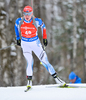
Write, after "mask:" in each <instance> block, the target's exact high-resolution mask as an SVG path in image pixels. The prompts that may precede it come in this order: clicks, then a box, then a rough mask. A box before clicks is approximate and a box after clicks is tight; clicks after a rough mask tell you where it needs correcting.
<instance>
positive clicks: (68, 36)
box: [0, 0, 86, 86]
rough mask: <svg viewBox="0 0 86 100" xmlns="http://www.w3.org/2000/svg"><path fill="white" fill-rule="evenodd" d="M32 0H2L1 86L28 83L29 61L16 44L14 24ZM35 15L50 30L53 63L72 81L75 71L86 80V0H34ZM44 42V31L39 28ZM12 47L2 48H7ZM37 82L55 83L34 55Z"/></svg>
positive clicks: (0, 37) (59, 71)
mask: <svg viewBox="0 0 86 100" xmlns="http://www.w3.org/2000/svg"><path fill="white" fill-rule="evenodd" d="M26 5H31V3H30V0H0V86H19V85H26V83H27V80H26V65H27V64H26V61H25V58H24V56H23V54H22V50H21V47H19V46H15V45H13V44H15V43H16V37H15V30H14V24H15V20H16V19H17V18H18V17H22V16H23V15H22V11H23V8H24V6H26ZM33 8H34V15H35V16H36V17H38V18H41V19H42V20H43V21H44V23H45V25H46V29H47V37H48V46H47V47H46V49H45V51H46V53H47V55H48V59H49V62H50V63H51V64H52V65H53V66H54V68H55V70H56V71H57V73H58V75H59V76H60V78H62V79H63V80H64V81H66V82H69V80H68V75H69V73H70V72H71V71H74V72H75V73H76V74H77V75H78V76H79V77H81V79H82V82H83V83H85V82H86V0H34V1H33ZM38 34H39V37H40V40H41V42H42V33H41V30H40V28H39V31H38ZM42 44H43V43H42ZM10 45H12V46H11V47H9V48H5V49H1V48H4V47H8V46H10ZM33 56H34V66H33V85H38V84H50V83H55V82H54V80H53V78H52V76H50V74H49V73H48V72H47V70H46V69H45V68H44V67H43V66H42V65H41V64H40V62H39V60H38V58H37V57H36V56H35V55H34V53H33Z"/></svg>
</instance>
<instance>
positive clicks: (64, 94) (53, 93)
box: [0, 84, 86, 100]
mask: <svg viewBox="0 0 86 100" xmlns="http://www.w3.org/2000/svg"><path fill="white" fill-rule="evenodd" d="M76 85H78V84H76ZM79 85H80V84H79ZM81 85H82V86H86V84H81ZM48 86H51V85H38V86H33V87H32V89H31V90H30V91H28V92H24V90H25V89H26V86H19V87H0V100H86V88H56V87H52V88H47V87H48ZM53 86H55V85H53Z"/></svg>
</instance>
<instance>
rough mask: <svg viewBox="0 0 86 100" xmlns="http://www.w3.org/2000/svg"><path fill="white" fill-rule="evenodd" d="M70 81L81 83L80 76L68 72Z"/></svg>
mask: <svg viewBox="0 0 86 100" xmlns="http://www.w3.org/2000/svg"><path fill="white" fill-rule="evenodd" d="M69 80H70V83H81V78H80V77H78V76H77V75H76V74H75V73H74V72H71V73H70V74H69Z"/></svg>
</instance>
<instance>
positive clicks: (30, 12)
mask: <svg viewBox="0 0 86 100" xmlns="http://www.w3.org/2000/svg"><path fill="white" fill-rule="evenodd" d="M32 13H33V12H29V13H26V12H23V14H24V15H25V16H26V15H28V16H30V15H31V14H32Z"/></svg>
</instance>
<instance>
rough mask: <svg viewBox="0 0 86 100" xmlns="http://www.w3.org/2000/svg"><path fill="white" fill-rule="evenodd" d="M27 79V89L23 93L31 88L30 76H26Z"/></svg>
mask: <svg viewBox="0 0 86 100" xmlns="http://www.w3.org/2000/svg"><path fill="white" fill-rule="evenodd" d="M27 79H28V81H27V89H26V90H25V92H27V91H28V90H30V89H31V87H32V76H27Z"/></svg>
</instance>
